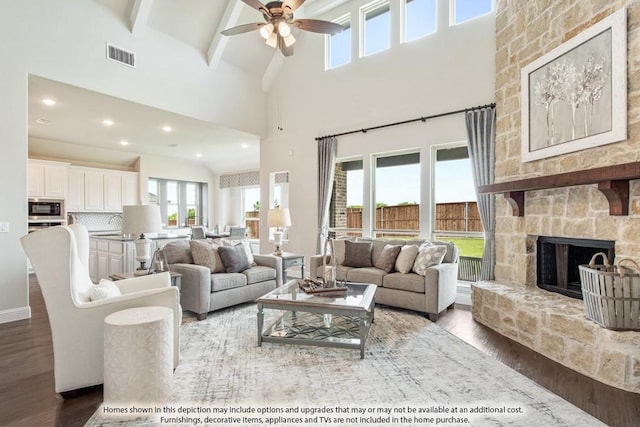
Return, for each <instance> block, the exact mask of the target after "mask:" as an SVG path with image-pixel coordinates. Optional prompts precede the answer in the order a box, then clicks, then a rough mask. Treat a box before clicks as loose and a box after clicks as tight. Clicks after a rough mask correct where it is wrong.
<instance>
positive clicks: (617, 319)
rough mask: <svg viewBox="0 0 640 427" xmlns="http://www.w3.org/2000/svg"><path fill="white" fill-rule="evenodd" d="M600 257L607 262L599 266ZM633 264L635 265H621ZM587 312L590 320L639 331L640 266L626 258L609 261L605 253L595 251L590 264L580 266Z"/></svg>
mask: <svg viewBox="0 0 640 427" xmlns="http://www.w3.org/2000/svg"><path fill="white" fill-rule="evenodd" d="M599 256H601V257H602V258H603V262H604V264H600V265H596V263H595V261H596V258H597V257H599ZM626 262H628V263H631V264H632V265H633V266H634V267H633V268H630V267H625V266H622V265H621V264H622V263H626ZM578 269H579V270H580V282H581V284H582V296H583V300H584V308H585V314H586V316H587V318H588V319H590V320H593V321H594V322H596V323H598V324H600V325H601V326H603V327H605V328H607V329H613V330H633V331H638V330H640V274H638V272H639V271H640V267H638V264H636V263H635V262H634V261H632V260H629V259H623V260H621V261H620V262H618V264H617V265H611V264H609V260H608V259H607V255H606V254H604V253H603V252H598V253H597V254H595V255H594V256H593V257H592V258H591V261H590V262H589V264H588V265H580V266H578Z"/></svg>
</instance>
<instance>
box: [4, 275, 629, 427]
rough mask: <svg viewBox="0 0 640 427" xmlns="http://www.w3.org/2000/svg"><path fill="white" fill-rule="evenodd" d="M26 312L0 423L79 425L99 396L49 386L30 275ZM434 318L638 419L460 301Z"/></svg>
mask: <svg viewBox="0 0 640 427" xmlns="http://www.w3.org/2000/svg"><path fill="white" fill-rule="evenodd" d="M29 294H30V305H31V309H32V318H31V319H29V320H21V321H17V322H12V323H6V324H2V325H0V425H1V426H30V427H31V426H64V427H70V426H71V427H72V426H82V425H84V423H85V422H86V421H87V420H88V419H89V418H90V417H91V415H92V414H93V413H94V412H95V411H96V409H97V408H98V406H99V405H100V403H101V402H102V387H101V386H97V387H93V388H91V389H86V390H83V391H81V392H80V393H79V394H78V396H77V397H75V398H73V399H67V400H64V399H62V398H61V397H60V396H58V395H56V394H55V392H54V383H53V350H52V344H51V333H50V330H49V322H48V320H47V316H46V311H45V306H44V302H43V300H42V295H41V293H40V289H39V287H38V285H37V283H36V282H35V280H34V279H33V278H32V280H31V286H30V293H29ZM438 324H439V325H441V326H442V327H443V328H445V329H447V330H448V331H450V332H451V333H453V334H454V335H456V336H458V337H460V338H461V339H463V340H465V341H467V342H469V343H470V344H472V345H473V346H475V347H476V348H478V349H480V350H482V351H484V352H486V353H488V354H490V355H492V356H493V357H495V358H496V359H497V360H499V361H501V362H502V363H504V364H505V365H507V366H510V367H512V368H513V369H515V370H517V371H519V372H521V373H522V374H524V375H526V376H527V377H529V378H531V379H533V380H534V381H536V382H538V383H539V384H540V385H542V386H543V387H545V388H547V389H549V390H551V391H552V392H554V393H556V394H557V395H559V396H561V397H563V398H564V399H565V400H567V401H569V402H571V403H573V404H574V405H576V406H577V407H579V408H582V409H583V410H585V411H586V412H588V413H590V414H592V415H593V416H595V417H597V418H599V419H600V420H602V421H604V422H605V423H607V424H609V425H611V426H620V427H632V426H639V425H640V394H635V393H627V392H623V391H621V390H619V389H616V388H613V387H609V386H606V385H604V384H602V383H599V382H596V381H593V380H591V379H589V378H587V377H585V376H583V375H580V374H578V373H576V372H574V371H571V370H570V369H567V368H565V367H563V366H561V365H559V364H557V363H555V362H553V361H551V360H549V359H547V358H545V357H543V356H540V355H539V354H537V353H535V352H533V351H531V350H529V349H528V348H526V347H524V346H522V345H520V344H518V343H516V342H514V341H511V340H509V339H507V338H505V337H503V336H501V335H499V334H497V333H495V332H494V331H492V330H490V329H488V328H486V327H484V326H482V325H480V324H478V323H476V322H474V321H473V319H472V317H471V313H470V312H469V311H468V310H466V309H464V308H460V307H456V308H455V309H454V310H448V311H447V312H446V314H444V315H442V316H440V319H439V320H438Z"/></svg>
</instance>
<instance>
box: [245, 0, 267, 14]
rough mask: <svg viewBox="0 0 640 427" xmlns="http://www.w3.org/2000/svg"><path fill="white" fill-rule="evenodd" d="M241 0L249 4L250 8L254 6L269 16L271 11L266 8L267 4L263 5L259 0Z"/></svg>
mask: <svg viewBox="0 0 640 427" xmlns="http://www.w3.org/2000/svg"><path fill="white" fill-rule="evenodd" d="M242 2H243V3H244V4H246V5H248V6H251V7H252V8H254V9H255V10H257V11H260V12H262V13H266V14H268V15H269V16H271V13H270V12H269V9H267V6H265V5H264V4H262V3H261V2H259V1H258V0H242Z"/></svg>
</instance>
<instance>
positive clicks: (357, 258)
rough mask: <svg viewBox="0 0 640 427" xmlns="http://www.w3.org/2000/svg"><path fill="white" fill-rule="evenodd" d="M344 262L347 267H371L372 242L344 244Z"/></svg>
mask: <svg viewBox="0 0 640 427" xmlns="http://www.w3.org/2000/svg"><path fill="white" fill-rule="evenodd" d="M344 244H345V252H344V262H343V263H342V264H343V265H345V266H347V267H371V266H372V264H371V246H372V244H371V242H352V241H351V240H347V241H345V242H344Z"/></svg>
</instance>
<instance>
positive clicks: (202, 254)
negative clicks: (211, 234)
mask: <svg viewBox="0 0 640 427" xmlns="http://www.w3.org/2000/svg"><path fill="white" fill-rule="evenodd" d="M189 246H190V247H191V256H192V257H193V262H194V264H198V265H202V266H204V267H207V268H209V270H210V271H211V272H212V273H224V272H225V270H226V268H225V266H224V264H223V262H222V260H221V259H220V254H219V253H218V248H217V247H216V245H213V244H211V243H209V242H207V241H206V240H189Z"/></svg>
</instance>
